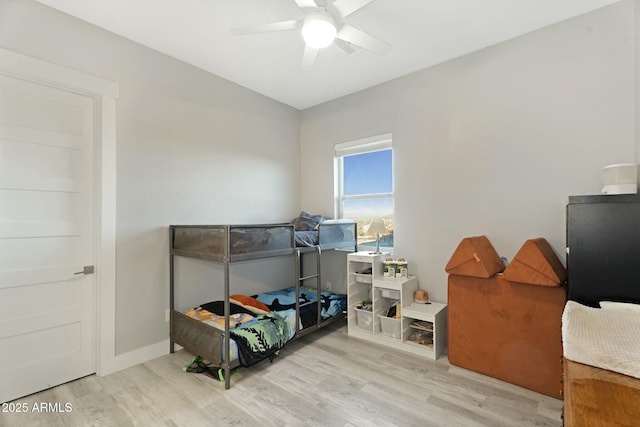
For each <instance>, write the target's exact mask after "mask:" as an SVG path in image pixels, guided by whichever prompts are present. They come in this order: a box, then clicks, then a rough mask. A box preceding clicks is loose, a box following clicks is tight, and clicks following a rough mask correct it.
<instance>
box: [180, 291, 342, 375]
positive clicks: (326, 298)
mask: <svg viewBox="0 0 640 427" xmlns="http://www.w3.org/2000/svg"><path fill="white" fill-rule="evenodd" d="M252 297H253V298H255V299H257V300H258V301H260V302H262V303H263V304H265V305H267V306H268V307H269V309H270V310H271V312H270V313H267V314H265V315H256V316H254V317H253V318H252V319H251V320H249V321H246V322H244V323H242V324H240V325H238V326H237V327H232V328H231V329H230V333H231V337H232V339H231V341H230V343H229V346H230V348H231V360H237V359H239V358H240V360H241V361H242V362H243V364H245V365H246V364H247V363H246V362H245V361H243V358H242V357H240V353H241V351H242V350H239V349H238V343H237V342H236V339H234V337H239V336H240V335H242V334H243V333H244V332H246V330H247V329H251V328H255V327H256V325H257V324H258V323H259V322H260V321H261V320H264V319H265V317H268V318H269V320H270V322H271V321H273V322H277V324H278V328H277V329H279V331H280V332H281V335H280V336H279V337H278V339H279V341H280V344H281V345H280V346H282V345H284V343H286V342H288V341H290V340H291V339H292V338H293V337H294V336H295V334H296V331H297V329H298V328H296V311H295V305H296V288H295V287H290V288H286V289H281V290H277V291H272V292H266V293H261V294H256V295H253V296H252ZM317 299H318V294H317V291H316V290H315V289H314V288H309V287H300V301H299V303H300V324H299V327H300V328H301V329H304V328H306V327H308V326H311V325H315V324H316V320H317V313H318V304H317ZM320 302H321V312H320V317H321V319H322V320H326V319H329V318H331V317H335V316H337V315H340V314H341V313H342V312H343V311H345V310H346V305H347V296H346V295H343V294H335V293H332V292H326V291H325V292H322V293H321V294H320ZM216 303H217V305H219V306H221V305H222V304H223V303H222V302H221V301H218V302H210V303H205V304H202V306H204V307H210V306H214V305H216ZM202 306H201V307H202ZM199 309H200V307H198V308H196V309H190V310H187V311H186V312H185V314H186V315H188V316H189V317H192V318H193V317H194V315H193V313H194V312H198V311H197V310H199ZM212 311H213V310H212ZM217 311H218V312H219V313H221V311H220V310H219V309H218V310H217ZM232 313H233V311H232ZM196 317H197V316H196ZM214 317H217V318H216V319H214V320H206V319H202V318H198V320H201V321H202V322H203V323H205V324H208V325H210V326H212V327H214V328H217V329H219V330H221V331H224V320H223V319H224V316H215V315H214ZM221 319H222V321H221ZM230 320H231V321H232V322H233V319H230ZM270 322H269V323H270ZM220 352H221V353H220V354H221V355H222V360H226V355H225V354H224V341H223V345H222V347H221V348H220ZM247 356H248V355H247V354H246V353H245V359H246V358H248V357H247Z"/></svg>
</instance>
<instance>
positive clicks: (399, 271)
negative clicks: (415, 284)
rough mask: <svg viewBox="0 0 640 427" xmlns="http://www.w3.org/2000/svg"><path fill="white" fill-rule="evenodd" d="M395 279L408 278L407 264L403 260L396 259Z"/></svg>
mask: <svg viewBox="0 0 640 427" xmlns="http://www.w3.org/2000/svg"><path fill="white" fill-rule="evenodd" d="M396 277H397V278H406V277H409V263H408V262H407V260H406V259H404V258H398V264H397V266H396Z"/></svg>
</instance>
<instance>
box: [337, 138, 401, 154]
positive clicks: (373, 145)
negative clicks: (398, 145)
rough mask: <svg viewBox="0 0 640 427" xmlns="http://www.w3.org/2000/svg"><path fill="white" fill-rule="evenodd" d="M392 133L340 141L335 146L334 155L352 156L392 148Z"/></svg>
mask: <svg viewBox="0 0 640 427" xmlns="http://www.w3.org/2000/svg"><path fill="white" fill-rule="evenodd" d="M391 141H392V134H391V133H383V134H381V135H375V136H369V137H367V138H362V139H356V140H355V141H347V142H340V143H338V144H336V145H335V147H334V156H335V157H343V156H352V155H354V154H362V153H370V152H372V151H381V150H388V149H389V148H391Z"/></svg>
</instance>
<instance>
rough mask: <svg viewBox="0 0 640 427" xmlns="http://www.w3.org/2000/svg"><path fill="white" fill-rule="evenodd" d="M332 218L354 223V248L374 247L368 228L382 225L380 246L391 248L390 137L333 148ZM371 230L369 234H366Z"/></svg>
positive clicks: (352, 142) (368, 139) (391, 173)
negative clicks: (355, 225)
mask: <svg viewBox="0 0 640 427" xmlns="http://www.w3.org/2000/svg"><path fill="white" fill-rule="evenodd" d="M335 170H336V174H335V175H336V186H335V194H336V198H335V205H336V206H335V210H336V217H338V218H348V219H353V220H355V221H357V222H358V244H360V245H365V246H375V245H376V237H377V234H376V233H375V232H374V231H375V230H373V229H375V228H376V226H375V225H373V226H372V224H374V223H377V224H378V225H379V224H380V223H381V222H382V223H383V224H384V227H383V228H382V230H384V231H383V232H382V233H381V234H380V246H381V247H384V248H385V249H390V250H391V249H392V248H393V150H392V148H391V134H385V135H379V136H375V137H371V138H365V139H362V140H357V141H350V142H345V143H340V144H336V147H335ZM370 229H372V230H370Z"/></svg>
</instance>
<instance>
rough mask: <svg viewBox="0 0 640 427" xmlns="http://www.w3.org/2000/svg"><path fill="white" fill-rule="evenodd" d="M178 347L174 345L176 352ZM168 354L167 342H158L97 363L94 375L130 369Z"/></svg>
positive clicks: (101, 375) (100, 375)
mask: <svg viewBox="0 0 640 427" xmlns="http://www.w3.org/2000/svg"><path fill="white" fill-rule="evenodd" d="M178 349H179V346H177V345H176V351H177V350H178ZM168 353H169V340H168V339H167V340H164V341H160V342H158V343H155V344H151V345H148V346H146V347H142V348H139V349H136V350H133V351H130V352H128V353H124V354H121V355H118V356H114V357H113V358H110V359H108V360H101V361H99V362H98V370H97V372H96V374H97V375H98V376H99V377H103V376H105V375H109V374H112V373H114V372H118V371H121V370H123V369H127V368H130V367H132V366H135V365H139V364H140V363H144V362H148V361H149V360H153V359H156V358H158V357H160V356H164V355H165V354H168Z"/></svg>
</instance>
